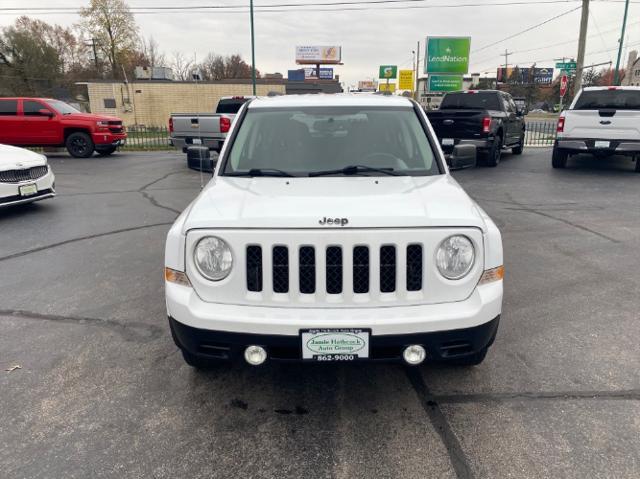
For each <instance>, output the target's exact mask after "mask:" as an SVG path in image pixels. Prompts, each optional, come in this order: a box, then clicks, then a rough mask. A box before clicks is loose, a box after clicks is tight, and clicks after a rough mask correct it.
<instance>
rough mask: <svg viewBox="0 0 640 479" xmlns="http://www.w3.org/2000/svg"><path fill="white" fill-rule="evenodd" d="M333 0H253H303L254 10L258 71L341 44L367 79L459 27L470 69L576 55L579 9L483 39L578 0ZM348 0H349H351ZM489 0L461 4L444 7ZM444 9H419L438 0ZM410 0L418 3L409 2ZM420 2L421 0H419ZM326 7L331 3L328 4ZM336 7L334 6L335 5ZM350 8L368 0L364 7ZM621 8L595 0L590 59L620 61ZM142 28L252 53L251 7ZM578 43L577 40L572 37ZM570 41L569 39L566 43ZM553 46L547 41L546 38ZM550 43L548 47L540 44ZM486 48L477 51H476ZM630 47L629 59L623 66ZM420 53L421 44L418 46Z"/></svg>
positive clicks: (187, 15)
mask: <svg viewBox="0 0 640 479" xmlns="http://www.w3.org/2000/svg"><path fill="white" fill-rule="evenodd" d="M335 1H336V0H315V1H314V0H256V6H260V5H267V4H274V3H296V4H298V3H302V4H304V5H309V6H303V7H295V9H292V10H293V11H286V12H282V11H280V12H273V11H271V12H269V11H259V10H257V11H256V13H255V27H256V65H257V67H258V69H259V70H260V71H261V72H276V71H277V72H281V73H283V74H285V75H286V71H287V70H288V69H292V68H295V67H296V66H295V55H294V53H295V52H294V50H295V45H341V46H342V59H343V62H344V65H343V66H338V67H336V69H335V72H336V73H337V74H339V75H340V77H341V80H342V81H344V82H345V83H346V84H348V85H349V84H351V85H353V84H356V83H357V81H358V80H364V79H371V78H373V77H374V76H376V75H377V69H378V65H380V64H397V65H399V67H400V68H411V67H412V50H415V49H416V44H417V42H418V41H421V48H424V38H425V37H426V36H428V35H461V36H470V37H471V42H472V43H471V51H472V53H471V71H472V72H480V73H482V74H483V75H485V74H489V75H495V69H496V68H497V67H498V66H499V64H501V63H504V56H502V57H501V56H500V53H502V52H504V49H505V48H508V49H509V51H511V52H514V53H513V54H512V55H511V56H510V58H509V63H510V64H518V65H520V66H531V64H532V63H533V62H537V65H538V66H553V64H554V61H553V59H554V58H558V57H562V56H567V57H572V56H573V57H575V56H576V53H577V38H578V30H579V23H580V10H576V11H574V12H572V13H569V14H568V15H565V16H563V17H561V18H558V19H556V20H553V21H551V22H549V23H547V24H546V25H543V26H542V27H540V28H537V29H534V30H532V31H530V32H527V33H524V34H522V35H520V36H516V37H515V38H513V39H511V40H507V41H505V42H501V43H498V44H496V45H493V46H490V47H488V48H484V47H485V46H487V45H489V44H492V43H494V42H496V41H499V40H501V39H503V38H506V37H508V36H510V35H512V34H515V33H518V32H520V31H522V30H525V29H527V28H528V27H531V26H533V25H535V24H537V23H541V22H543V21H545V20H547V19H550V18H551V17H553V16H556V15H559V14H561V13H563V12H566V11H569V10H571V9H573V8H576V7H578V6H579V5H580V2H579V1H568V2H566V3H558V4H535V0H530V1H529V2H523V0H511V1H512V2H518V1H519V2H520V3H525V4H524V5H516V4H514V5H509V6H495V5H494V6H489V5H486V4H488V3H507V2H509V1H510V0H424V1H419V0H418V1H416V0H413V1H411V2H405V3H396V4H392V5H375V6H371V5H368V6H365V7H366V10H360V11H353V10H347V9H343V10H342V11H325V12H321V11H318V9H319V8H318V7H314V6H312V5H314V4H316V5H317V4H318V3H327V2H335ZM347 1H349V0H347ZM87 3H88V1H82V0H75V1H74V0H0V26H6V25H10V24H11V23H13V21H14V20H15V18H16V17H17V16H18V15H19V14H20V13H24V14H28V15H29V16H32V17H38V18H41V19H43V20H46V21H48V22H50V23H59V24H61V25H66V26H70V25H73V24H74V23H76V22H77V21H78V16H77V15H76V14H69V13H65V14H56V15H36V14H34V13H33V12H26V11H22V12H7V11H6V10H4V11H2V9H3V8H12V7H13V8H22V9H28V8H33V7H54V6H55V7H80V6H84V5H86V4H87ZM128 3H129V5H130V6H131V7H158V6H176V5H184V6H187V5H190V6H199V5H238V6H243V5H247V3H248V0H247V1H246V2H242V1H239V0H129V2H128ZM461 4H483V6H466V7H462V8H442V6H443V5H461ZM438 5H440V6H441V7H439V8H422V7H426V6H438ZM407 6H411V7H412V8H406V7H407ZM416 7H417V8H416ZM325 8H326V7H325ZM333 8H335V7H333ZM347 8H363V7H362V6H357V7H347ZM623 12H624V3H623V2H620V1H616V0H613V1H596V0H592V1H591V14H590V18H589V38H588V41H587V57H586V62H587V64H589V63H599V62H605V61H609V60H611V61H613V62H614V64H615V60H616V48H617V39H618V37H619V35H620V26H621V23H622V17H623ZM135 17H136V20H137V23H138V25H139V27H140V32H141V34H142V35H144V36H145V37H148V36H153V37H154V38H155V39H156V41H157V42H158V43H159V45H160V47H161V49H162V50H163V51H164V52H165V53H166V55H167V58H170V57H171V55H172V52H174V51H176V50H180V51H182V52H184V53H185V54H188V55H194V54H195V55H196V56H197V57H198V58H200V59H201V58H203V57H204V55H206V53H207V52H209V51H214V52H216V53H219V54H224V55H226V54H232V53H240V54H241V55H242V56H243V57H244V58H245V59H246V60H247V61H250V55H251V47H250V33H249V32H250V30H249V15H248V13H245V12H240V13H222V12H219V11H206V12H203V11H199V12H193V11H181V12H175V11H173V12H163V13H151V14H149V13H148V14H136V15H135ZM626 38H627V39H628V45H630V49H633V48H636V49H640V2H638V1H634V3H632V4H631V6H630V10H629V23H628V29H627V35H626ZM572 41H573V42H572ZM567 42H569V43H567ZM550 45H551V46H550ZM543 47H544V48H543ZM476 50H480V51H476ZM626 52H627V49H625V55H624V57H623V61H622V63H623V66H624V65H625V64H626ZM421 56H424V52H421Z"/></svg>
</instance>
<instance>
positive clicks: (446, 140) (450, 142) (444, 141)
mask: <svg viewBox="0 0 640 479" xmlns="http://www.w3.org/2000/svg"><path fill="white" fill-rule="evenodd" d="M442 146H453V138H443V139H442Z"/></svg>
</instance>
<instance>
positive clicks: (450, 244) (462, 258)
mask: <svg viewBox="0 0 640 479" xmlns="http://www.w3.org/2000/svg"><path fill="white" fill-rule="evenodd" d="M475 256H476V254H475V250H474V248H473V243H472V242H471V240H470V239H469V238H467V237H466V236H462V235H453V236H449V237H448V238H447V239H445V240H444V241H443V242H442V243H440V246H439V247H438V251H437V252H436V265H437V266H438V271H440V274H441V275H442V276H444V277H445V278H447V279H452V280H455V279H462V278H464V277H465V276H466V275H467V274H469V271H471V268H472V267H473V262H474V261H475Z"/></svg>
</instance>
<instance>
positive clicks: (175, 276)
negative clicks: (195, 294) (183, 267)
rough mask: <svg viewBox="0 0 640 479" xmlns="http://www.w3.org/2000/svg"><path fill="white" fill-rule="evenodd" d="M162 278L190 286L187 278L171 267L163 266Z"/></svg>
mask: <svg viewBox="0 0 640 479" xmlns="http://www.w3.org/2000/svg"><path fill="white" fill-rule="evenodd" d="M164 279H165V281H168V282H169V283H176V284H181V285H182V286H191V283H190V282H189V278H187V275H186V274H184V273H183V272H182V271H178V270H175V269H171V268H166V267H165V268H164Z"/></svg>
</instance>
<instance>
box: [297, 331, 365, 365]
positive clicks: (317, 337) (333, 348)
mask: <svg viewBox="0 0 640 479" xmlns="http://www.w3.org/2000/svg"><path fill="white" fill-rule="evenodd" d="M370 336H371V332H370V331H369V330H366V329H306V330H302V331H300V341H301V342H302V359H310V360H315V361H354V360H356V359H361V358H368V357H369V337H370Z"/></svg>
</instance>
